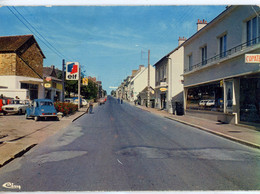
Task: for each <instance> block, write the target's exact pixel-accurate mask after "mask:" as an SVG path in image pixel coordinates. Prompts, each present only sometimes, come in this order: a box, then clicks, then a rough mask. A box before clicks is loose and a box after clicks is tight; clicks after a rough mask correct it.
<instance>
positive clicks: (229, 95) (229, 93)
mask: <svg viewBox="0 0 260 194" xmlns="http://www.w3.org/2000/svg"><path fill="white" fill-rule="evenodd" d="M226 110H227V113H232V112H233V82H232V81H227V82H226Z"/></svg>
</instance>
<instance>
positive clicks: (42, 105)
mask: <svg viewBox="0 0 260 194" xmlns="http://www.w3.org/2000/svg"><path fill="white" fill-rule="evenodd" d="M25 118H26V119H28V118H34V120H35V121H38V120H40V119H41V118H45V119H47V118H55V119H56V120H59V118H58V116H57V111H56V109H55V107H54V104H53V102H52V100H50V99H35V100H33V102H32V104H31V106H30V107H28V108H27V109H26V114H25Z"/></svg>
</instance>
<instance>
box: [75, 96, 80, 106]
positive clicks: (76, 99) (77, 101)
mask: <svg viewBox="0 0 260 194" xmlns="http://www.w3.org/2000/svg"><path fill="white" fill-rule="evenodd" d="M73 104H79V98H78V97H74V98H73ZM80 106H82V98H80Z"/></svg>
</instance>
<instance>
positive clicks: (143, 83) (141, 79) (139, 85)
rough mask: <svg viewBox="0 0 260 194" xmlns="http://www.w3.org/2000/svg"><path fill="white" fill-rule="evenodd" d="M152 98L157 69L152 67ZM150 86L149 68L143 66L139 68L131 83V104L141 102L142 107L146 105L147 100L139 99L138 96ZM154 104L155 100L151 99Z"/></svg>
mask: <svg viewBox="0 0 260 194" xmlns="http://www.w3.org/2000/svg"><path fill="white" fill-rule="evenodd" d="M149 69H150V88H149V90H150V96H151V94H152V91H153V88H154V87H155V68H154V67H153V66H151V65H150V68H149ZM147 86H148V67H144V66H143V65H140V66H139V69H138V71H137V72H135V75H134V76H133V78H132V79H131V81H130V89H129V90H130V99H129V100H130V102H135V101H137V100H139V103H140V104H141V105H144V104H145V99H138V98H137V96H138V94H139V93H140V92H142V91H143V90H144V89H145V88H146V87H147ZM146 100H147V99H146ZM150 100H151V102H152V103H153V101H154V99H151V98H150Z"/></svg>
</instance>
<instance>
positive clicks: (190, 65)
mask: <svg viewBox="0 0 260 194" xmlns="http://www.w3.org/2000/svg"><path fill="white" fill-rule="evenodd" d="M188 57H189V70H190V71H191V70H192V55H189V56H188Z"/></svg>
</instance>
